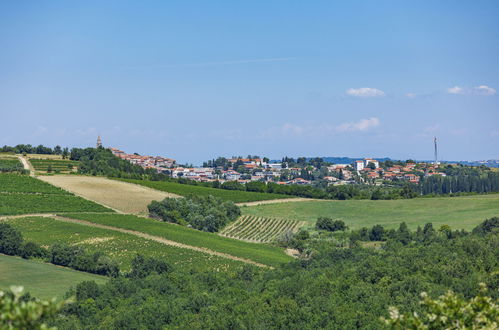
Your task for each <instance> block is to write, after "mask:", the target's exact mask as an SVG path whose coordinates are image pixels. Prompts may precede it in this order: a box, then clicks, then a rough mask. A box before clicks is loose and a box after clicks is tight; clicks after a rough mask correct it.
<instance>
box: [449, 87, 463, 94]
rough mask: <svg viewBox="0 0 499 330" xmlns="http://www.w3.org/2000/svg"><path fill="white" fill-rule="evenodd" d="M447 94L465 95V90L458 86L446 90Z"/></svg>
mask: <svg viewBox="0 0 499 330" xmlns="http://www.w3.org/2000/svg"><path fill="white" fill-rule="evenodd" d="M447 93H449V94H465V89H464V88H462V87H459V86H454V87H451V88H447Z"/></svg>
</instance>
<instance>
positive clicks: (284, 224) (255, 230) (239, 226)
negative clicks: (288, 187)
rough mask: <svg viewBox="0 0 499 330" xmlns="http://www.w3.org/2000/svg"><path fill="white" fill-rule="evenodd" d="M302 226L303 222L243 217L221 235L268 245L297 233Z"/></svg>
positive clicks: (250, 216)
mask: <svg viewBox="0 0 499 330" xmlns="http://www.w3.org/2000/svg"><path fill="white" fill-rule="evenodd" d="M302 225H303V222H301V221H295V220H289V219H279V218H262V217H256V216H252V215H243V216H242V217H240V218H239V219H238V220H237V221H235V222H234V223H232V224H230V225H229V226H227V227H226V228H225V229H224V230H223V231H222V232H221V233H220V234H221V235H223V236H226V237H231V238H237V239H240V240H244V241H250V242H260V243H266V242H272V241H274V240H275V239H277V238H278V237H279V236H280V235H282V234H284V233H286V232H288V231H291V232H295V231H297V230H298V229H299V228H300V227H301V226H302Z"/></svg>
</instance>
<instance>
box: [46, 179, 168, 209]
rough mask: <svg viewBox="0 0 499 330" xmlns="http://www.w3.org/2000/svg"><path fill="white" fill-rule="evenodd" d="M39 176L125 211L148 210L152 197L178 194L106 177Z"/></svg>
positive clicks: (158, 198) (80, 194) (160, 198)
mask: <svg viewBox="0 0 499 330" xmlns="http://www.w3.org/2000/svg"><path fill="white" fill-rule="evenodd" d="M40 179H41V180H44V181H46V182H48V183H50V184H53V185H55V186H58V187H61V188H63V189H66V190H68V191H71V192H73V193H75V194H77V195H79V196H82V197H84V198H87V199H89V200H92V201H96V202H97V203H100V204H103V205H107V206H109V207H111V208H113V209H116V210H119V211H122V212H124V213H140V214H147V205H148V204H150V203H151V201H153V200H163V199H164V198H166V197H175V196H176V195H173V194H169V193H166V192H162V191H158V190H153V189H149V188H146V187H141V186H139V185H135V184H129V183H126V182H120V181H116V180H110V179H107V178H104V177H95V176H84V175H53V176H42V177H40Z"/></svg>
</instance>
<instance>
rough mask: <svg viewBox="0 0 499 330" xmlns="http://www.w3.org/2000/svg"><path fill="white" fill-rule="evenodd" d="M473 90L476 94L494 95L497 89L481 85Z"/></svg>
mask: <svg viewBox="0 0 499 330" xmlns="http://www.w3.org/2000/svg"><path fill="white" fill-rule="evenodd" d="M473 92H474V94H476V95H494V94H495V93H496V90H495V89H494V88H492V87H489V86H486V85H481V86H477V87H474V88H473Z"/></svg>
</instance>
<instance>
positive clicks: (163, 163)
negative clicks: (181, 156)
mask: <svg viewBox="0 0 499 330" xmlns="http://www.w3.org/2000/svg"><path fill="white" fill-rule="evenodd" d="M109 149H110V150H111V152H112V153H113V154H114V155H115V156H117V157H119V158H121V159H124V160H127V161H129V162H130V163H132V164H135V165H139V166H141V167H143V168H152V169H156V170H157V171H158V172H164V171H165V170H168V169H170V168H171V167H173V166H174V165H175V159H171V158H166V157H161V156H141V155H137V154H127V153H125V152H124V151H122V150H119V149H116V148H109Z"/></svg>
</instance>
